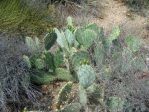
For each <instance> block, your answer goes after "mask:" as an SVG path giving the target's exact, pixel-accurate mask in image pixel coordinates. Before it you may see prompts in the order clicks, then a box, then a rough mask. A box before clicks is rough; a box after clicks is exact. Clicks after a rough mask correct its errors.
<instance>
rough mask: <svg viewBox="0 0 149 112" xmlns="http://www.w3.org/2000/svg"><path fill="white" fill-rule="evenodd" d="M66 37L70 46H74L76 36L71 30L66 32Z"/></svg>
mask: <svg viewBox="0 0 149 112" xmlns="http://www.w3.org/2000/svg"><path fill="white" fill-rule="evenodd" d="M65 37H66V39H67V42H68V44H69V46H72V45H73V44H74V42H75V37H74V34H73V33H72V32H71V31H70V30H69V29H66V30H65Z"/></svg>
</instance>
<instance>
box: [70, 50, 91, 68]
mask: <svg viewBox="0 0 149 112" xmlns="http://www.w3.org/2000/svg"><path fill="white" fill-rule="evenodd" d="M71 60H72V66H73V67H74V69H77V68H78V67H79V66H80V65H83V64H89V63H90V59H89V54H88V53H87V52H85V51H78V52H76V53H75V54H74V55H73V56H72V59H71Z"/></svg>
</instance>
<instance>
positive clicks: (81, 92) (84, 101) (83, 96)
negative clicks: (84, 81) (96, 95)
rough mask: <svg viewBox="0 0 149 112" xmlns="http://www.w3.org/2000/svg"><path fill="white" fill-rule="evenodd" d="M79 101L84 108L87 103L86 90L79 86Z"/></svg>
mask: <svg viewBox="0 0 149 112" xmlns="http://www.w3.org/2000/svg"><path fill="white" fill-rule="evenodd" d="M79 101H80V103H81V105H82V106H84V107H85V106H86V105H87V102H88V98H87V93H86V90H85V89H84V87H82V86H81V85H80V86H79Z"/></svg>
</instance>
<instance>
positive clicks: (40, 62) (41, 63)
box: [35, 58, 45, 70]
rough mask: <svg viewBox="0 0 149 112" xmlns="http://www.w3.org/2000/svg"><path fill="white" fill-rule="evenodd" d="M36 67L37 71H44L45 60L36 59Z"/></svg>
mask: <svg viewBox="0 0 149 112" xmlns="http://www.w3.org/2000/svg"><path fill="white" fill-rule="evenodd" d="M35 67H36V68H37V69H39V70H41V69H44V67H45V62H44V60H43V59H40V58H38V59H36V60H35Z"/></svg>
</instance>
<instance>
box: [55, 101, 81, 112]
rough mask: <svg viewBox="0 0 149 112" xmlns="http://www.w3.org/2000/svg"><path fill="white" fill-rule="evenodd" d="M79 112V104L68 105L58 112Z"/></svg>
mask: <svg viewBox="0 0 149 112" xmlns="http://www.w3.org/2000/svg"><path fill="white" fill-rule="evenodd" d="M80 111H81V105H80V103H71V104H69V105H66V106H65V107H64V108H62V109H61V110H59V111H58V112H80Z"/></svg>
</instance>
